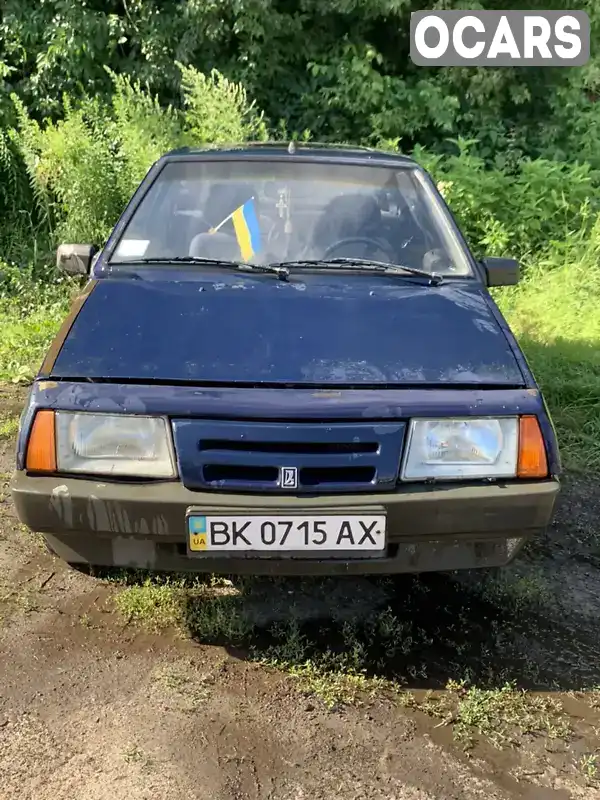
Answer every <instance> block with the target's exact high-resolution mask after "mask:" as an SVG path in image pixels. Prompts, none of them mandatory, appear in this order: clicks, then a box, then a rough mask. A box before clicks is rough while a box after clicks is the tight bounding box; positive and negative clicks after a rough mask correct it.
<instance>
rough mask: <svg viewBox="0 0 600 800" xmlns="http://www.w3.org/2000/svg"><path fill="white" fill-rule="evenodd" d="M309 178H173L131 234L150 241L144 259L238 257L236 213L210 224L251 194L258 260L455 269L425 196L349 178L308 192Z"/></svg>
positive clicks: (135, 224) (446, 270) (131, 230)
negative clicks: (289, 181)
mask: <svg viewBox="0 0 600 800" xmlns="http://www.w3.org/2000/svg"><path fill="white" fill-rule="evenodd" d="M194 183H196V182H194ZM307 185H308V189H310V183H308V184H307V182H303V183H302V184H299V185H298V184H297V185H296V186H294V187H293V189H290V188H289V186H288V187H287V188H286V187H285V186H282V184H281V182H275V181H273V182H271V183H269V182H267V181H257V182H256V183H252V182H238V181H222V182H212V183H210V184H209V185H208V186H206V184H205V185H203V186H202V190H201V191H199V190H198V189H197V188H196V186H197V184H196V186H195V185H194V184H192V182H185V181H181V182H179V184H178V185H177V186H176V187H175V186H174V184H173V182H169V191H168V192H165V194H164V196H163V198H162V201H160V200H159V198H156V200H155V202H153V204H152V208H151V209H149V211H150V219H149V216H148V214H147V213H144V214H143V215H142V218H140V214H139V213H138V214H137V215H136V216H135V217H134V218H133V220H132V222H131V223H130V226H129V228H128V231H127V238H133V239H135V238H139V239H146V240H148V246H147V249H146V250H145V252H144V256H145V257H146V258H152V257H158V256H164V255H165V254H167V253H168V255H169V256H174V257H186V256H192V257H199V258H215V259H222V260H231V261H235V260H239V259H240V257H241V256H240V248H239V246H238V243H237V240H236V237H235V231H234V226H233V223H232V221H231V219H229V220H228V221H226V222H225V223H224V224H222V225H221V226H220V227H219V229H218V232H217V233H215V232H212V229H213V228H215V227H217V226H219V225H220V223H223V220H226V219H227V217H228V216H229V215H230V214H231V213H232V212H233V211H234V210H235V209H236V208H239V207H240V206H241V205H243V204H244V203H245V202H246V201H248V200H250V199H252V198H253V201H254V207H255V211H256V216H257V219H258V222H259V228H260V234H261V245H262V247H261V252H260V253H259V254H257V255H256V257H253V259H252V260H253V261H256V262H260V263H269V262H275V261H288V260H302V259H332V258H340V257H348V258H352V257H354V258H364V259H370V260H374V261H382V262H386V263H394V264H401V265H402V264H404V265H406V266H410V267H413V268H418V269H425V270H427V271H436V270H441V271H445V272H448V271H451V270H452V269H453V264H452V261H451V259H450V257H449V255H448V253H447V250H446V249H445V248H444V247H443V244H442V243H441V242H440V241H439V239H438V237H437V234H436V227H435V225H433V224H432V222H431V221H430V219H428V215H429V213H430V212H429V211H428V210H427V209H426V208H425V205H426V204H425V203H424V202H423V201H422V200H419V199H418V198H417V199H416V201H415V200H414V199H413V198H411V199H410V200H409V199H407V198H406V197H404V196H403V194H402V193H401V192H400V191H399V189H398V188H397V187H395V188H392V189H389V190H388V189H376V188H374V187H372V186H369V187H365V190H362V191H360V190H359V191H357V189H358V188H360V189H362V187H356V186H355V185H352V184H351V185H350V187H349V189H350V190H349V191H348V190H346V191H343V190H341V191H340V186H338V185H336V184H333V185H332V186H331V187H329V185H327V184H325V183H324V184H322V185H319V190H318V192H317V193H316V195H317V196H316V197H315V196H312V197H311V196H310V195H307ZM325 187H327V188H331V190H332V196H331V197H330V198H324V197H323V189H324V188H325ZM157 201H158V202H157ZM411 201H412V202H411ZM136 217H137V219H136ZM138 220H139V221H138ZM136 229H137V230H136ZM149 232H150V233H149Z"/></svg>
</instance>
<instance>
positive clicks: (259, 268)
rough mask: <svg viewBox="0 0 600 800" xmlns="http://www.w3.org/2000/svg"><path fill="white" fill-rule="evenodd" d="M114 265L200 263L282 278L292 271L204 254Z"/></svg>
mask: <svg viewBox="0 0 600 800" xmlns="http://www.w3.org/2000/svg"><path fill="white" fill-rule="evenodd" d="M110 264H111V265H113V266H120V267H121V266H122V267H129V266H132V267H139V266H140V265H144V266H151V265H152V264H159V265H160V264H198V265H201V266H215V267H225V268H229V269H237V270H240V271H242V272H268V273H272V274H273V275H277V277H278V278H279V279H280V280H283V281H284V280H287V278H288V276H289V274H290V271H289V269H287V267H285V266H283V265H281V266H279V265H277V264H249V263H247V262H245V261H228V260H227V259H222V258H204V257H203V256H168V257H166V256H160V257H156V258H136V259H128V260H127V261H111V262H110Z"/></svg>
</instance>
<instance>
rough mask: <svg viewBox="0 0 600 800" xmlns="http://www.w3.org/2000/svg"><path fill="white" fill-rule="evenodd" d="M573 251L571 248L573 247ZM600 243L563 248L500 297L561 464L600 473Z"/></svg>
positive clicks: (539, 263)
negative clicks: (540, 396)
mask: <svg viewBox="0 0 600 800" xmlns="http://www.w3.org/2000/svg"><path fill="white" fill-rule="evenodd" d="M573 249H574V248H573ZM599 250H600V244H599V245H598V246H597V245H596V244H595V242H591V243H588V245H587V248H586V245H585V244H582V248H581V252H580V253H579V255H578V258H577V260H574V253H573V251H572V250H571V251H569V252H567V253H566V254H562V252H561V251H560V250H558V251H557V252H556V253H554V254H553V255H552V256H550V257H548V258H546V259H544V260H541V261H539V262H538V263H537V264H536V265H535V266H534V267H532V268H531V269H530V270H529V271H528V274H527V277H526V278H525V280H524V281H523V282H522V283H521V285H519V286H517V287H515V288H514V289H513V288H511V289H508V290H500V291H499V292H498V293H497V295H498V296H497V300H498V303H499V305H500V308H501V310H502V312H503V313H504V314H505V316H506V318H507V320H508V322H509V324H510V326H511V328H512V330H513V332H514V333H515V335H516V336H517V338H518V339H519V341H520V344H521V346H522V347H523V350H524V352H525V355H526V357H527V359H528V361H529V363H530V366H531V368H532V370H533V372H534V374H535V376H536V378H537V380H538V382H539V384H540V386H541V388H542V391H543V392H544V396H545V398H546V401H547V403H548V406H549V408H550V411H551V413H552V416H553V419H554V422H555V425H556V428H557V433H558V435H559V440H560V446H561V454H562V457H563V461H564V464H565V466H566V467H568V468H570V469H575V470H593V471H600V310H599V306H598V297H600V252H598V251H599Z"/></svg>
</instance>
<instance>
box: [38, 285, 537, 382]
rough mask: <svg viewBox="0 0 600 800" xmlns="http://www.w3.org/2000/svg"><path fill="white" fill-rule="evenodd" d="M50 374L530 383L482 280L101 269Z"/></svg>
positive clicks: (200, 379) (162, 378)
mask: <svg viewBox="0 0 600 800" xmlns="http://www.w3.org/2000/svg"><path fill="white" fill-rule="evenodd" d="M49 374H50V376H51V377H55V378H70V379H80V378H81V379H105V380H114V381H118V380H121V381H137V382H151V381H156V380H159V381H163V382H173V383H178V382H189V383H196V384H215V385H225V384H236V383H243V384H253V385H255V384H266V385H277V384H287V385H290V384H291V385H308V386H311V385H312V386H314V385H332V386H357V385H358V386H367V385H373V384H375V385H381V384H386V385H390V384H392V385H394V384H395V385H405V386H406V385H419V386H421V385H437V384H442V385H448V384H459V385H472V384H476V385H482V384H487V385H496V386H523V385H524V380H523V375H522V373H521V371H520V369H519V365H518V363H517V360H516V357H515V354H514V352H513V350H512V349H511V346H510V344H509V341H508V339H507V337H506V336H505V334H504V332H503V330H502V328H501V326H500V325H499V323H498V320H497V317H496V315H495V314H494V312H493V309H492V304H491V301H490V299H489V297H488V296H487V294H486V292H485V291H484V290H483V288H482V287H481V286H476V285H473V286H472V287H471V286H469V285H465V284H463V285H460V286H459V285H456V284H454V285H453V284H452V283H446V284H442V285H441V286H437V287H433V286H425V285H421V284H419V283H418V282H416V281H411V282H407V281H404V280H399V279H398V278H391V277H387V276H372V275H365V274H361V275H351V276H348V275H347V274H346V275H344V276H342V275H334V274H333V273H331V272H323V273H318V274H314V273H313V274H311V275H302V274H298V275H295V276H292V278H291V279H290V281H289V282H283V281H279V280H277V279H276V278H275V277H274V276H271V275H261V276H256V277H254V276H248V277H246V276H240V275H239V274H237V273H229V272H223V271H222V272H221V273H220V274H216V275H212V277H209V276H208V275H205V274H203V275H202V276H201V277H200V278H198V276H196V275H195V276H194V278H193V279H190V278H187V279H182V280H165V279H162V278H151V279H143V280H133V279H120V278H119V279H117V278H108V279H101V280H99V281H97V282H96V284H95V286H94V288H93V290H92V291H91V293H90V294H89V296H88V297H87V299H86V301H85V302H84V303H83V306H82V307H81V309H80V311H79V313H78V315H77V316H76V318H75V321H74V322H73V324H72V325H71V327H70V330H69V332H68V334H67V336H66V338H65V341H64V342H63V345H62V348H61V349H60V351H59V353H58V357H57V358H56V360H55V363H54V365H53V368H52V369H51V370H50V373H49Z"/></svg>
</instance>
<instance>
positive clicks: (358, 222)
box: [312, 194, 389, 258]
mask: <svg viewBox="0 0 600 800" xmlns="http://www.w3.org/2000/svg"><path fill="white" fill-rule="evenodd" d="M357 237H366V238H368V239H373V240H374V242H375V243H377V242H381V247H376V246H375V244H373V247H372V248H371V249H370V251H369V252H368V253H367V252H365V251H364V248H361V246H360V245H353V244H349V245H348V252H347V253H346V252H344V247H343V246H342V247H340V248H339V249H336V252H335V255H336V256H344V255H347V256H348V257H352V256H357V255H358V254H359V253H358V252H357V248H360V251H359V252H360V257H361V258H375V257H376V256H377V255H378V256H379V258H381V257H382V249H381V248H384V251H387V250H389V244H388V243H387V242H386V241H385V239H384V227H383V225H382V218H381V211H380V209H379V205H378V203H377V201H376V199H375V198H374V197H372V196H370V195H363V194H348V195H340V196H339V197H335V198H334V199H333V200H331V201H330V202H329V203H328V204H327V205H326V206H325V208H324V209H323V211H322V213H321V216H320V217H319V219H318V220H317V223H316V224H315V227H314V231H313V236H312V248H313V250H314V251H315V254H317V257H322V256H323V255H324V253H326V252H327V249H328V248H331V247H333V245H335V243H336V242H339V241H342V240H343V239H355V238H357ZM371 250H372V251H373V252H371Z"/></svg>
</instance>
